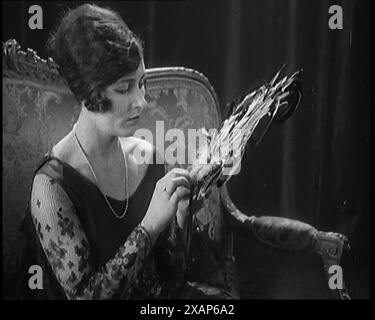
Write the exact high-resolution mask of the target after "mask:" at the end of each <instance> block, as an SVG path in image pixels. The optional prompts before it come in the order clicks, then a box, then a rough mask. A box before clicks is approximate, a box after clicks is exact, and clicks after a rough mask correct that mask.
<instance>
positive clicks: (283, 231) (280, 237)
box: [221, 185, 318, 252]
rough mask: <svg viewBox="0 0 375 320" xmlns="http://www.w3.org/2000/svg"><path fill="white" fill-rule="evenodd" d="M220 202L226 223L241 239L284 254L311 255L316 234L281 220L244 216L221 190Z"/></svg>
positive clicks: (295, 221) (309, 227) (305, 226)
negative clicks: (282, 251)
mask: <svg viewBox="0 0 375 320" xmlns="http://www.w3.org/2000/svg"><path fill="white" fill-rule="evenodd" d="M221 201H222V204H223V206H224V208H225V209H226V212H227V218H228V222H229V223H230V224H231V226H232V227H233V228H234V229H236V230H238V231H239V232H241V233H242V234H244V235H247V236H250V237H253V238H255V239H257V240H258V241H260V242H262V243H264V244H266V245H269V246H271V247H275V248H278V249H283V250H287V251H297V252H298V251H308V252H310V251H313V250H314V247H315V242H316V240H317V235H318V230H316V229H315V228H314V227H313V226H310V225H309V224H307V223H303V222H301V221H298V220H292V219H288V218H281V217H271V216H259V217H257V216H254V215H252V216H247V215H246V214H244V213H242V212H241V211H240V210H239V209H238V208H237V207H236V206H235V204H234V203H233V201H232V200H231V199H230V196H229V193H228V189H227V188H226V186H225V185H224V186H223V187H222V189H221Z"/></svg>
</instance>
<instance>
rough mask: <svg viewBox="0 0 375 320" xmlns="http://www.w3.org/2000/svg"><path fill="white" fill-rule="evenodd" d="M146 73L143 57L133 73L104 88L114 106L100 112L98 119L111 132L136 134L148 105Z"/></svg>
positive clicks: (102, 126) (113, 133) (122, 134)
mask: <svg viewBox="0 0 375 320" xmlns="http://www.w3.org/2000/svg"><path fill="white" fill-rule="evenodd" d="M145 75H146V69H145V64H144V61H143V59H142V60H141V63H140V64H139V66H138V69H137V70H136V71H135V72H134V73H133V74H131V75H127V76H124V77H122V78H120V79H119V80H117V81H116V82H115V83H113V84H111V85H110V86H108V87H107V88H106V89H105V90H104V94H105V95H106V97H107V98H108V99H109V100H111V102H112V108H111V109H110V110H109V111H107V112H105V113H98V121H99V122H100V123H99V125H100V127H101V128H102V129H104V130H105V131H107V132H108V133H109V134H112V135H114V136H121V137H126V136H131V135H133V134H134V131H135V130H136V129H137V127H136V126H137V123H138V121H139V117H140V115H141V113H142V110H143V109H144V108H145V106H146V100H145V86H144V85H145Z"/></svg>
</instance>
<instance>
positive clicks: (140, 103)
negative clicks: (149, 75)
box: [134, 90, 147, 111]
mask: <svg viewBox="0 0 375 320" xmlns="http://www.w3.org/2000/svg"><path fill="white" fill-rule="evenodd" d="M146 106H147V101H146V98H145V90H139V94H138V96H137V98H136V100H135V104H134V107H135V108H137V109H140V111H142V110H143V109H144V108H146Z"/></svg>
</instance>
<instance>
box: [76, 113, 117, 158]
mask: <svg viewBox="0 0 375 320" xmlns="http://www.w3.org/2000/svg"><path fill="white" fill-rule="evenodd" d="M74 126H75V128H74V130H75V133H76V135H77V137H78V139H79V142H80V144H81V145H82V147H83V148H84V151H85V153H86V155H87V156H89V157H91V158H96V159H97V158H99V159H104V160H105V159H108V158H110V157H111V156H113V155H115V154H116V152H118V150H119V147H120V144H119V140H118V137H116V136H113V135H111V134H109V133H108V132H105V131H104V130H103V129H102V128H100V126H99V125H98V123H97V121H96V119H95V116H93V115H92V114H91V113H90V112H89V111H88V110H87V109H86V108H85V107H82V110H81V113H80V115H79V117H78V120H77V122H76V124H75V125H74Z"/></svg>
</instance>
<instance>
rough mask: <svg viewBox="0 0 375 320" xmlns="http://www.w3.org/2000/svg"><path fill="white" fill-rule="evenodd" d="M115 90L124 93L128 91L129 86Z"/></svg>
mask: <svg viewBox="0 0 375 320" xmlns="http://www.w3.org/2000/svg"><path fill="white" fill-rule="evenodd" d="M115 91H116V92H118V93H120V94H125V93H127V92H128V91H129V86H127V87H124V88H121V89H116V90H115Z"/></svg>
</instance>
